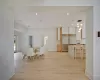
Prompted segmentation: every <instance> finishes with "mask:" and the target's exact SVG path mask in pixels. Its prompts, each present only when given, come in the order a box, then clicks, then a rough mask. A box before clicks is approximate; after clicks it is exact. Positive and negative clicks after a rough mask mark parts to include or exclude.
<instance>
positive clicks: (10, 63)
mask: <svg viewBox="0 0 100 80" xmlns="http://www.w3.org/2000/svg"><path fill="white" fill-rule="evenodd" d="M3 2H5V0H0V80H9V78H11V77H12V75H14V47H13V42H14V41H13V40H14V39H13V35H14V33H13V32H14V20H13V19H14V17H13V12H12V11H9V10H8V9H7V8H8V7H6V2H5V3H3Z"/></svg>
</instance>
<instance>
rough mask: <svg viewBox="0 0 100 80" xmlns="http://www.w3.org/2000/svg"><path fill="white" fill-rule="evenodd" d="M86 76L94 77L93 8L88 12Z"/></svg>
mask: <svg viewBox="0 0 100 80" xmlns="http://www.w3.org/2000/svg"><path fill="white" fill-rule="evenodd" d="M86 74H87V75H89V77H90V78H91V77H92V76H91V75H93V8H91V9H88V10H87V16H86Z"/></svg>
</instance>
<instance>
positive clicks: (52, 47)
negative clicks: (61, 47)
mask: <svg viewBox="0 0 100 80" xmlns="http://www.w3.org/2000/svg"><path fill="white" fill-rule="evenodd" d="M29 35H32V36H33V39H34V40H33V46H41V45H42V44H43V37H44V36H48V42H47V48H48V51H56V44H57V43H56V28H47V29H46V28H43V29H42V28H41V29H38V28H37V29H29V30H28V33H27V38H28V36H29ZM27 42H28V41H27Z"/></svg>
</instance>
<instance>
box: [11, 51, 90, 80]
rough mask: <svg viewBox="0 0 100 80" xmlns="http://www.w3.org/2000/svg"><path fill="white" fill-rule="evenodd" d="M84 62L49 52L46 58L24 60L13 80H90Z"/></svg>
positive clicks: (63, 54)
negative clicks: (85, 71)
mask: <svg viewBox="0 0 100 80" xmlns="http://www.w3.org/2000/svg"><path fill="white" fill-rule="evenodd" d="M82 62H84V61H82ZM82 62H80V61H79V60H74V59H72V58H71V57H69V56H68V55H67V53H57V52H48V53H46V54H45V57H44V58H40V59H36V60H34V61H26V60H24V61H23V66H22V67H21V68H20V69H19V70H18V71H17V72H16V74H15V75H14V76H13V77H12V79H11V80H89V79H88V78H87V77H86V76H85V74H84V64H82Z"/></svg>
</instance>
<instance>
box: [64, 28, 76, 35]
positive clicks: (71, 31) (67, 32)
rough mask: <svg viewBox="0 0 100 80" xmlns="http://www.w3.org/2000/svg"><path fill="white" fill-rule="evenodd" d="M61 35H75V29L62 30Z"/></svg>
mask: <svg viewBox="0 0 100 80" xmlns="http://www.w3.org/2000/svg"><path fill="white" fill-rule="evenodd" d="M62 34H76V28H75V27H69V28H68V27H67V28H62Z"/></svg>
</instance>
